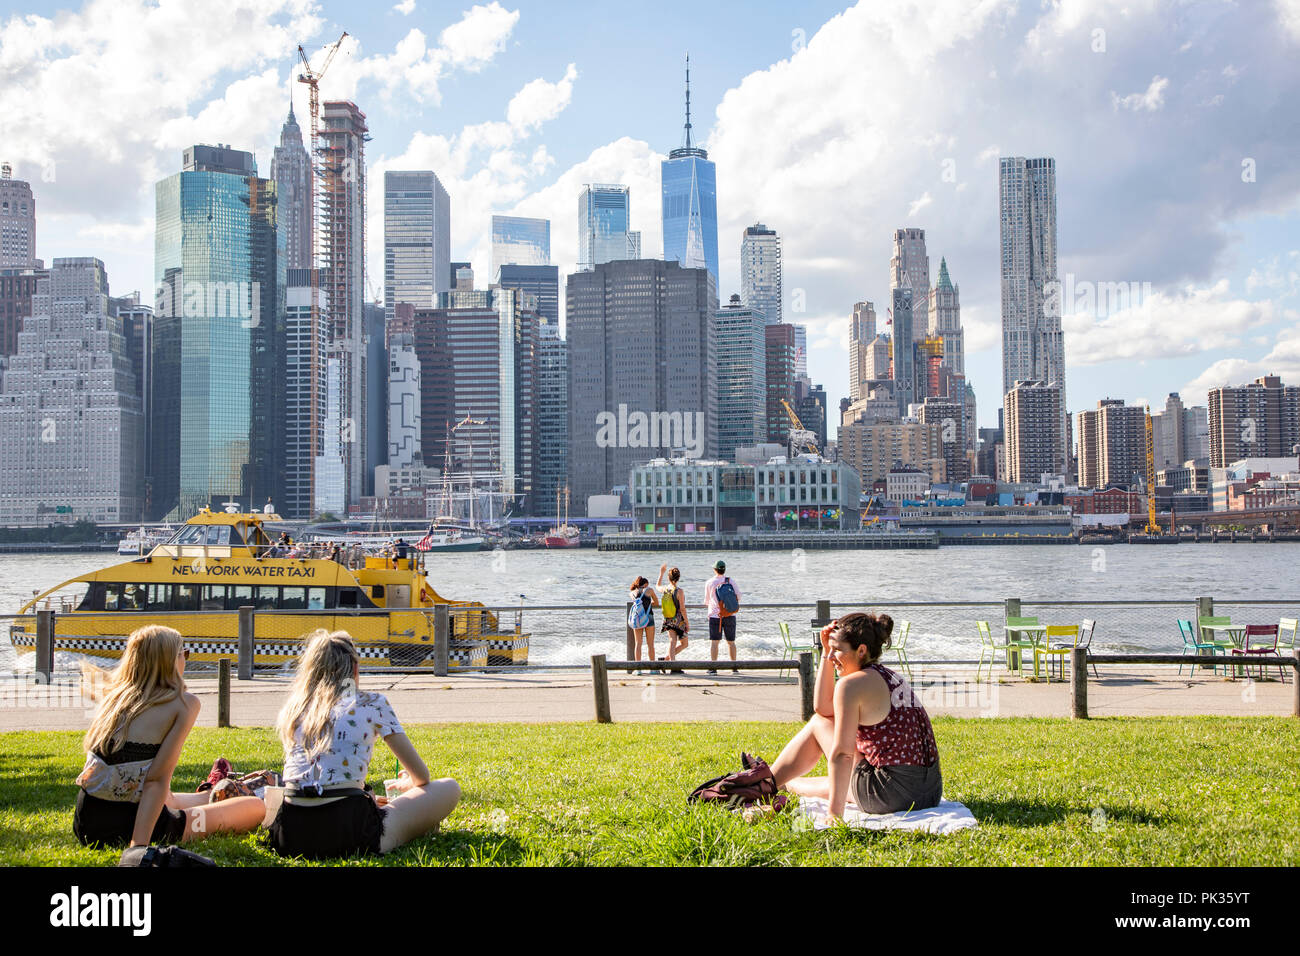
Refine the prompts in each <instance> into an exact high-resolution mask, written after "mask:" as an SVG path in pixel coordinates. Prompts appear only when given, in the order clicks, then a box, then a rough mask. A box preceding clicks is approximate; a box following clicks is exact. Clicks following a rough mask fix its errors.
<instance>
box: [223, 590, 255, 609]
mask: <svg viewBox="0 0 1300 956" xmlns="http://www.w3.org/2000/svg"><path fill="white" fill-rule="evenodd" d="M252 606H253V588H252V586H251V585H248V584H232V585H230V593H229V595H228V596H227V597H226V609H227V610H230V611H238V610H239V609H240V608H241V607H252Z"/></svg>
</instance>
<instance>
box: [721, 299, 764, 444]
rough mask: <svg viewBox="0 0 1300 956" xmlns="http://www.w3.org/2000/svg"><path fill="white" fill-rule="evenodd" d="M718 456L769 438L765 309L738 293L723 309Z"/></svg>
mask: <svg viewBox="0 0 1300 956" xmlns="http://www.w3.org/2000/svg"><path fill="white" fill-rule="evenodd" d="M717 319H718V333H717V334H718V456H719V457H720V458H722V459H724V460H726V461H732V460H734V459H735V456H736V446H737V445H755V444H758V443H760V442H764V441H766V440H767V346H766V336H765V333H764V329H765V328H766V326H767V321H766V318H765V317H764V315H763V313H762V312H761V311H760V310H758V309H756V308H754V307H752V306H745V305H743V304H742V302H741V298H740V296H738V295H733V296H732V297H731V301H730V303H729V304H728V305H727V306H726V307H725V308H723V309H720V310H719V311H718V315H717Z"/></svg>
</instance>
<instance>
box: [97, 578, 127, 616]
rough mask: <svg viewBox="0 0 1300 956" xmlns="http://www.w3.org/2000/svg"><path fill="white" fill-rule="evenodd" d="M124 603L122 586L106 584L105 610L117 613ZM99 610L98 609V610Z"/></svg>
mask: <svg viewBox="0 0 1300 956" xmlns="http://www.w3.org/2000/svg"><path fill="white" fill-rule="evenodd" d="M121 601H122V585H120V584H106V585H104V610H105V611H116V610H117V609H118V606H119V605H120V604H121ZM96 610H98V608H96Z"/></svg>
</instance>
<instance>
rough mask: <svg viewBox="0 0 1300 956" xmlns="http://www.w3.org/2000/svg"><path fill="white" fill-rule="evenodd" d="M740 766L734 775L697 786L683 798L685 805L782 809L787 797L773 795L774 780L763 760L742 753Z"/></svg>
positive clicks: (774, 793) (782, 794) (774, 789)
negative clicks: (686, 803)
mask: <svg viewBox="0 0 1300 956" xmlns="http://www.w3.org/2000/svg"><path fill="white" fill-rule="evenodd" d="M740 766H741V769H740V770H737V771H736V772H735V773H729V774H726V775H725V776H722V777H714V778H713V779H712V780H708V781H705V782H704V783H702V784H700V785H699V786H698V787H696V788H695V789H694V790H693V791H692V792H691V795H690V796H689V797H687V798H686V800H687V802H688V803H697V802H700V803H722V804H725V805H726V806H727V807H729V808H732V809H735V808H737V807H752V806H753V805H754V804H756V803H770V804H772V806H773V807H774V808H775V809H777V810H781V809H783V808H784V807H785V805H786V802H787V800H788V798H787V797H786V795H785V794H784V793H777V790H776V778H775V777H773V776H772V768H771V767H769V766H768V765H767V761H765V760H764V759H763V758H762V757H751V756H750V755H749V754H747V753H742V754H741V755H740Z"/></svg>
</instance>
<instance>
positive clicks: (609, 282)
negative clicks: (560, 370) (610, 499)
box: [565, 259, 718, 513]
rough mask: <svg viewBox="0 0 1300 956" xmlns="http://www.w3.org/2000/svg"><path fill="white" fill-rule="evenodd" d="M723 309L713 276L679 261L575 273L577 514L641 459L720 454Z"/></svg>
mask: <svg viewBox="0 0 1300 956" xmlns="http://www.w3.org/2000/svg"><path fill="white" fill-rule="evenodd" d="M717 310H718V293H717V286H716V285H715V284H714V282H713V276H712V274H710V273H709V272H708V270H706V269H683V268H682V267H681V266H679V265H678V264H677V263H676V262H665V261H662V260H659V259H639V260H633V261H628V262H608V263H604V264H602V265H598V266H596V268H595V269H593V270H592V271H590V272H577V273H574V274H573V275H571V276H569V279H568V286H567V289H566V294H565V316H566V332H567V334H568V341H569V484H570V486H571V487H572V489H573V507H574V510H575V512H577V513H582V512H583V511H584V510H585V508H586V504H587V497H588V496H589V495H594V494H607V493H608V492H609V491H610V489H611V488H614V487H615V486H620V485H626V484H627V483H628V480H629V475H630V473H631V469H632V466H633V465H635V464H637V463H639V462H644V461H648V460H649V459H651V458H657V457H666V456H667V455H669V454H671V453H673V452H674V449H678V450H680V449H683V448H684V449H685V450H686V452H687V453H688V454H692V455H694V456H695V457H703V458H710V457H714V456H715V455H716V454H717V407H718V402H717V365H716V362H717V335H716V320H715V318H714V314H715V313H716V312H717ZM652 416H654V417H652ZM678 453H680V451H679V452H678Z"/></svg>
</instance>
